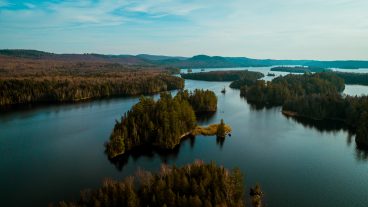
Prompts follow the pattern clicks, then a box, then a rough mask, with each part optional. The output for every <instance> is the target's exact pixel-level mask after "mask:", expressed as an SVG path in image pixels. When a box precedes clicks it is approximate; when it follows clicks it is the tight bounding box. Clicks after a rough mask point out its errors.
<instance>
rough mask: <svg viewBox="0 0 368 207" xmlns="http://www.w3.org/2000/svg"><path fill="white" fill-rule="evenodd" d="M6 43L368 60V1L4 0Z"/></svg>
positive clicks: (0, 43)
mask: <svg viewBox="0 0 368 207" xmlns="http://www.w3.org/2000/svg"><path fill="white" fill-rule="evenodd" d="M0 48H2V49H5V48H8V49H37V50H42V51H48V52H55V53H102V54H133V55H134V54H142V53H145V54H160V55H171V56H188V57H189V56H193V55H197V54H207V55H221V56H236V57H251V58H273V59H318V60H346V59H354V60H357V59H360V60H368V1H367V0H226V1H219V0H217V1H215V0H197V1H194V0H140V1H133V0H104V1H99V0H83V1H78V0H73V1H71V0H67V1H60V0H50V1H42V0H23V1H20V0H0Z"/></svg>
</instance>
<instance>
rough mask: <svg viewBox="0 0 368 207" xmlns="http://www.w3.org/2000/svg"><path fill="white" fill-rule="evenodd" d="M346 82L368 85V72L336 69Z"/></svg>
mask: <svg viewBox="0 0 368 207" xmlns="http://www.w3.org/2000/svg"><path fill="white" fill-rule="evenodd" d="M333 73H334V74H336V75H337V76H338V77H340V78H342V79H344V81H345V83H346V84H357V85H368V73H347V72H338V71H334V72H333Z"/></svg>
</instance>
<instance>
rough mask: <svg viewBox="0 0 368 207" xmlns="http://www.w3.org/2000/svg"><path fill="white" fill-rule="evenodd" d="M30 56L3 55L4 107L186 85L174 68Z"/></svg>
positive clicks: (0, 93) (0, 98)
mask: <svg viewBox="0 0 368 207" xmlns="http://www.w3.org/2000/svg"><path fill="white" fill-rule="evenodd" d="M26 57H27V58H25V57H9V56H1V55H0V106H5V105H19V104H29V103H60V102H77V101H85V100H90V99H97V98H104V97H115V96H136V95H141V94H152V93H157V92H162V91H168V90H174V89H182V88H183V87H184V80H183V79H181V78H179V77H175V76H172V75H171V74H172V73H175V72H177V71H176V69H174V68H164V67H158V66H149V65H128V64H125V65H123V64H120V63H109V62H96V61H88V62H78V61H76V62H75V61H68V60H67V59H66V60H57V59H37V58H31V59H28V56H26ZM37 57H38V56H37ZM41 57H42V55H41Z"/></svg>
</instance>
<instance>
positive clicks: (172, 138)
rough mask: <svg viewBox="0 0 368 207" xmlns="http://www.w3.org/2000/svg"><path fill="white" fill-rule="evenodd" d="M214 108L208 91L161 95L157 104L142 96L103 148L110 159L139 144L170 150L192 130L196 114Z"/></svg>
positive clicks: (214, 99)
mask: <svg viewBox="0 0 368 207" xmlns="http://www.w3.org/2000/svg"><path fill="white" fill-rule="evenodd" d="M205 104H209V105H208V106H205ZM216 108H217V98H216V96H215V95H214V93H213V92H210V91H203V90H195V91H194V92H193V93H192V92H188V91H184V92H179V93H178V94H177V95H176V96H175V97H172V96H171V94H169V93H162V94H161V96H160V99H159V100H158V101H154V100H153V99H152V98H146V97H141V99H140V101H139V102H138V103H137V104H135V105H134V106H133V107H132V109H131V110H129V111H128V112H127V113H126V114H124V116H123V117H122V118H121V121H117V122H116V124H115V127H114V130H113V132H112V134H111V136H110V140H109V141H108V142H107V143H106V145H105V146H106V152H107V154H108V156H109V157H110V158H113V157H116V156H118V155H120V154H123V153H124V152H126V151H128V150H130V149H132V148H133V147H135V146H139V145H153V146H158V147H160V148H166V149H172V148H174V147H175V146H176V145H178V144H179V143H180V140H181V139H182V138H183V137H185V136H186V135H189V134H190V133H191V131H192V130H193V129H194V128H195V126H196V117H195V111H197V112H205V111H206V110H216ZM193 109H194V110H193Z"/></svg>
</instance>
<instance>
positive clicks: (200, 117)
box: [196, 112, 216, 122]
mask: <svg viewBox="0 0 368 207" xmlns="http://www.w3.org/2000/svg"><path fill="white" fill-rule="evenodd" d="M215 115H216V112H206V113H196V118H197V121H199V122H210V121H212V120H213V119H214V118H215Z"/></svg>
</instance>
